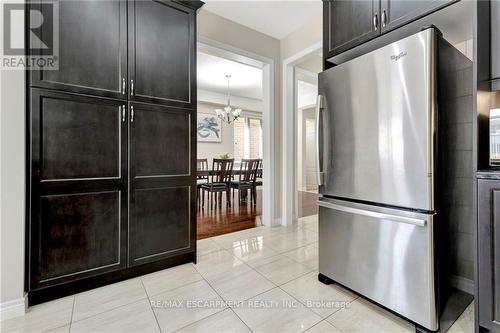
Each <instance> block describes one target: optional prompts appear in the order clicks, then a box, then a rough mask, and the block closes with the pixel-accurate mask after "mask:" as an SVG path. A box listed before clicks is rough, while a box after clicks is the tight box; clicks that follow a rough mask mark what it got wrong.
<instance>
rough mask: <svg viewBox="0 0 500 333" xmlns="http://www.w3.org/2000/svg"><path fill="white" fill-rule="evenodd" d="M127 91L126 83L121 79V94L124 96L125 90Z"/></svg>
mask: <svg viewBox="0 0 500 333" xmlns="http://www.w3.org/2000/svg"><path fill="white" fill-rule="evenodd" d="M126 89H127V81H126V80H125V78H124V77H122V94H123V95H125V90H126Z"/></svg>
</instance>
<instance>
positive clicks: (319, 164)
mask: <svg viewBox="0 0 500 333" xmlns="http://www.w3.org/2000/svg"><path fill="white" fill-rule="evenodd" d="M322 113H323V95H318V97H317V99H316V179H317V182H318V186H321V185H323V184H324V178H325V173H324V171H323V161H322V155H323V152H322V151H321V148H322V147H321V144H320V140H321V135H320V129H321V128H322V127H323V126H322V124H321V121H322V120H323V117H322Z"/></svg>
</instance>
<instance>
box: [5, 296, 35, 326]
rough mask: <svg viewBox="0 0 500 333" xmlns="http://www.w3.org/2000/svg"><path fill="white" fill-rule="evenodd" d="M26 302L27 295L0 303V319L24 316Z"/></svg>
mask: <svg viewBox="0 0 500 333" xmlns="http://www.w3.org/2000/svg"><path fill="white" fill-rule="evenodd" d="M27 304H28V296H27V295H25V296H24V297H21V298H18V299H15V300H12V301H8V302H4V303H0V321H3V320H7V319H12V318H15V317H21V316H24V314H25V313H26V308H27Z"/></svg>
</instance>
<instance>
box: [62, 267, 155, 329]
mask: <svg viewBox="0 0 500 333" xmlns="http://www.w3.org/2000/svg"><path fill="white" fill-rule="evenodd" d="M139 280H140V281H141V285H142V288H143V289H144V292H145V293H146V298H147V299H148V303H149V304H148V305H149V310H151V312H152V313H153V317H155V321H156V325H157V326H158V329H159V330H160V333H162V332H163V330H162V329H161V326H160V323H159V322H158V318H157V317H156V313H155V310H154V309H153V306H152V305H151V299H150V298H149V294H148V291H147V290H146V287H145V286H144V282H143V281H142V279H141V278H140V277H139ZM70 333H71V332H70Z"/></svg>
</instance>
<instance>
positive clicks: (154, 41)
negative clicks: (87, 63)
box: [128, 0, 196, 108]
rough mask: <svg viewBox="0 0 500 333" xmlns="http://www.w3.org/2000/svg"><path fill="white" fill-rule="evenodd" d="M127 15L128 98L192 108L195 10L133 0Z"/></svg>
mask: <svg viewBox="0 0 500 333" xmlns="http://www.w3.org/2000/svg"><path fill="white" fill-rule="evenodd" d="M128 15H129V20H128V22H129V25H128V29H129V30H128V31H129V44H128V47H129V91H130V99H131V100H133V101H139V102H148V103H161V104H165V105H171V106H178V107H190V108H191V107H195V103H194V98H195V89H196V77H195V66H196V59H195V52H194V50H195V47H196V44H195V43H196V41H195V33H196V31H195V15H196V12H195V11H194V10H193V9H190V8H187V7H184V6H181V5H179V4H176V3H173V2H167V1H153V0H145V1H144V0H137V1H135V0H134V1H130V2H129V11H128ZM152 36H154V38H152ZM159 54H161V56H158V55H159Z"/></svg>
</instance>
